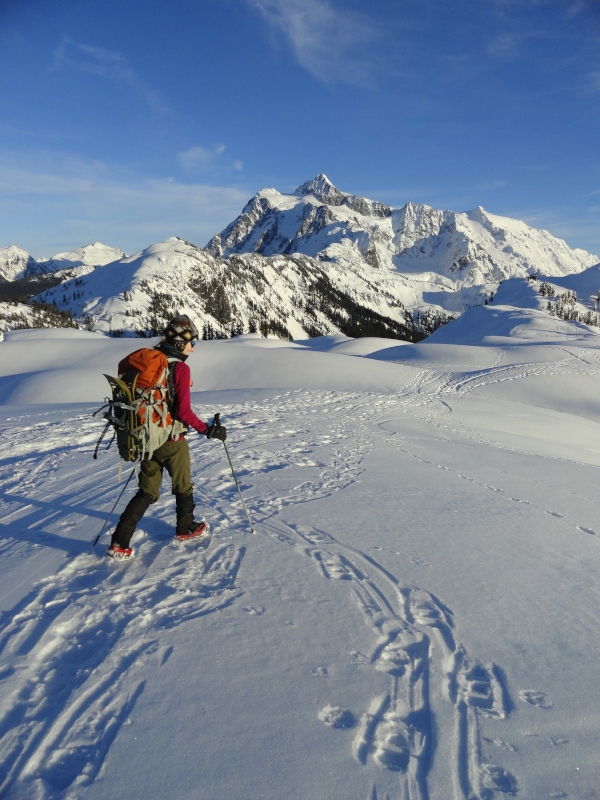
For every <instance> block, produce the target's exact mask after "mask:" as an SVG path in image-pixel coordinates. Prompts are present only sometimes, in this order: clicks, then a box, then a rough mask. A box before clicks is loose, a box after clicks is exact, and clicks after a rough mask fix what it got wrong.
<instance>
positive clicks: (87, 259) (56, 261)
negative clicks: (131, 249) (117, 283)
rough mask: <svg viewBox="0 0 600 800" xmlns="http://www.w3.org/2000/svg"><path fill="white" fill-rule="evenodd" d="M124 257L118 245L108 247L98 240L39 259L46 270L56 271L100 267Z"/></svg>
mask: <svg viewBox="0 0 600 800" xmlns="http://www.w3.org/2000/svg"><path fill="white" fill-rule="evenodd" d="M124 257H125V253H124V252H123V251H122V250H119V248H118V247H108V246H107V245H105V244H101V243H100V242H95V243H94V244H88V245H85V247H78V248H77V249H76V250H72V251H70V252H68V253H57V254H56V255H54V256H52V258H49V259H44V260H41V261H40V263H42V264H43V265H44V266H45V267H46V268H47V269H48V270H50V271H52V272H57V271H59V270H63V269H67V268H72V267H102V266H104V265H105V264H110V263H111V262H112V261H118V260H119V259H121V258H124Z"/></svg>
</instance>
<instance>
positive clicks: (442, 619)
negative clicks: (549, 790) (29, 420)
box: [260, 521, 533, 800]
mask: <svg viewBox="0 0 600 800" xmlns="http://www.w3.org/2000/svg"><path fill="white" fill-rule="evenodd" d="M260 527H261V528H262V529H266V531H267V535H269V536H272V537H273V538H275V539H277V540H278V541H280V542H282V543H285V544H288V545H290V546H291V547H292V548H294V550H295V551H296V552H298V553H299V554H301V555H303V556H305V557H308V558H310V559H312V560H313V562H314V563H315V566H316V568H317V569H318V570H319V572H320V573H321V574H322V575H323V577H324V578H326V579H329V580H342V581H348V582H349V584H350V586H351V592H350V593H349V596H350V597H352V599H353V601H354V602H355V603H356V604H357V605H358V607H359V609H360V611H361V612H362V615H363V618H364V620H365V623H366V624H367V625H369V627H370V628H371V629H372V631H373V634H374V639H375V644H374V647H373V649H372V651H371V652H370V653H368V654H363V653H358V652H355V653H353V654H352V655H353V658H354V660H355V661H356V663H359V664H360V665H361V666H362V667H363V668H368V669H374V670H377V671H378V672H382V673H386V674H387V675H389V687H388V691H387V692H386V693H385V694H382V695H380V696H375V697H373V700H372V702H371V704H370V705H369V707H368V708H367V709H365V711H364V713H363V714H362V716H361V717H360V721H359V722H358V726H357V732H356V734H355V737H354V741H353V745H352V754H353V756H354V758H355V759H356V760H357V761H358V762H359V763H360V764H363V765H367V764H368V763H369V762H370V761H372V762H373V763H374V764H375V765H377V766H378V767H379V768H380V769H384V770H389V771H391V772H393V773H395V774H396V775H397V777H398V794H397V795H394V796H395V797H397V798H399V799H400V798H402V799H406V800H427V798H429V788H428V776H429V773H430V771H431V769H432V766H433V762H434V759H435V758H436V750H437V749H438V748H437V742H436V739H437V737H438V736H440V735H441V733H442V729H441V728H440V726H439V725H438V724H437V723H436V714H437V713H438V711H437V708H436V704H439V703H440V698H441V700H442V701H443V702H444V703H446V704H448V705H449V706H450V707H451V709H452V712H453V715H454V735H453V741H452V745H451V754H450V763H449V764H448V768H449V770H450V771H451V772H452V778H453V790H454V792H453V793H454V797H455V798H459V799H460V800H463V798H464V800H476V799H477V800H489V798H491V797H492V796H493V792H495V791H497V792H502V793H506V794H515V793H516V792H517V790H518V784H517V780H516V778H515V777H514V776H513V775H512V774H511V773H510V772H508V771H507V770H505V769H504V768H502V767H500V766H496V765H494V764H490V763H488V762H487V761H486V760H485V759H484V757H483V755H482V737H481V734H480V718H481V717H482V716H483V717H485V718H489V719H493V720H502V719H504V718H505V717H506V716H507V715H508V714H509V712H510V710H511V702H510V699H509V696H508V689H507V686H506V680H505V678H504V675H503V673H502V670H501V669H500V668H499V667H498V666H497V665H495V664H483V663H481V662H480V661H478V660H477V659H473V658H471V657H470V656H468V655H467V653H466V651H465V649H464V647H463V646H462V645H461V644H460V642H458V641H457V639H456V637H455V635H454V631H453V628H454V624H453V618H452V612H451V610H450V609H448V608H447V607H446V606H445V605H444V604H443V603H442V602H441V601H440V600H439V599H438V598H436V597H434V596H433V595H431V594H430V593H429V592H427V591H424V590H422V589H419V588H415V587H409V586H406V585H404V584H402V583H401V582H400V581H399V580H398V578H396V577H395V576H394V575H393V574H392V573H391V572H390V571H388V570H387V569H386V568H385V567H384V566H383V565H381V564H380V563H378V562H377V561H376V560H375V559H374V558H372V557H371V556H370V555H368V554H366V553H364V552H362V551H361V550H359V549H357V548H354V547H351V546H349V545H344V544H343V543H341V542H340V541H338V540H336V539H335V538H334V537H333V536H331V535H330V534H328V533H327V532H325V531H322V530H317V529H315V528H310V527H306V526H297V527H289V526H288V527H287V529H286V530H284V526H283V523H281V522H280V521H277V525H276V526H275V525H272V524H270V523H267V522H263V523H262V524H261V526H260ZM318 669H320V671H318V672H314V674H316V675H326V674H327V672H326V668H324V667H321V668H318ZM432 684H435V687H436V690H435V691H434V692H432V691H431V689H432ZM532 694H533V693H532ZM528 702H531V701H528ZM336 710H337V711H338V712H341V711H342V710H341V709H336ZM323 711H324V712H329V711H330V709H329V708H327V709H324V710H323ZM345 713H346V714H348V713H349V712H345ZM441 713H442V714H444V711H443V710H441ZM338 716H339V714H338ZM324 721H326V720H324ZM327 724H333V723H330V722H327ZM487 741H492V740H487ZM440 749H441V748H440ZM445 749H446V750H447V748H445ZM510 749H511V750H512V751H514V748H510ZM373 793H374V796H379V795H378V794H377V787H376V785H375V786H374V789H373Z"/></svg>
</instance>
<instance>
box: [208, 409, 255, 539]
mask: <svg viewBox="0 0 600 800" xmlns="http://www.w3.org/2000/svg"><path fill="white" fill-rule="evenodd" d="M212 424H213V425H215V426H216V427H217V428H220V427H221V414H220V413H219V414H215V415H214V417H213V421H212ZM221 441H223V440H221ZM223 447H224V448H225V453H226V454H227V460H228V461H229V466H230V467H231V474H232V475H233V480H234V481H235V485H236V486H237V490H238V493H239V495H240V500H241V501H242V505H243V506H244V511H245V512H246V517H247V518H248V524H249V525H250V530H251V531H252V533H256V531H255V530H254V527H253V525H252V520H251V519H250V514H249V513H248V509H247V508H246V503H244V498H243V496H242V490H241V489H240V485H239V483H238V479H237V475H236V474H235V470H234V468H233V464H232V463H231V456H230V455H229V450H228V449H227V445H226V444H225V442H224V441H223Z"/></svg>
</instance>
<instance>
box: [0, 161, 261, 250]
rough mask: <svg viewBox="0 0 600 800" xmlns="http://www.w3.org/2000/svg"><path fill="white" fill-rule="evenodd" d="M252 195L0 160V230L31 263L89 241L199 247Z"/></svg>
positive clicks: (105, 168) (111, 170)
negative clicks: (172, 240) (173, 241)
mask: <svg viewBox="0 0 600 800" xmlns="http://www.w3.org/2000/svg"><path fill="white" fill-rule="evenodd" d="M251 194H252V193H251V192H250V191H245V190H244V191H242V190H240V189H238V188H235V187H227V186H214V185H208V184H203V183H182V182H180V181H177V180H175V179H174V178H170V177H169V178H153V177H149V176H146V175H140V174H137V173H133V172H132V171H131V170H129V169H127V168H124V167H120V166H118V165H111V164H105V163H103V162H99V161H85V160H80V159H74V158H71V157H69V156H64V155H60V154H58V155H57V154H48V153H32V154H29V155H28V156H27V157H23V158H21V159H19V158H15V157H10V156H1V155H0V229H1V230H2V235H3V236H6V237H8V239H7V241H6V242H4V241H2V242H0V247H2V246H4V245H5V244H11V243H16V244H18V245H19V246H20V247H23V248H24V249H25V250H28V251H29V252H31V253H32V254H33V255H34V256H44V255H45V256H50V255H52V254H53V253H55V252H58V251H59V250H65V249H73V247H79V246H81V245H82V244H86V243H88V242H91V241H103V242H105V243H106V244H110V245H114V246H118V247H121V249H123V250H125V251H126V252H135V251H137V250H139V249H141V248H143V247H147V246H148V245H149V244H151V243H153V242H157V241H161V240H162V239H165V238H167V237H168V236H182V237H183V238H185V239H188V240H190V241H193V242H195V243H196V244H200V245H204V244H206V242H207V241H208V240H209V239H210V238H211V237H212V236H213V235H214V234H215V233H218V231H219V230H221V229H222V228H224V227H225V226H226V225H228V224H229V223H230V222H231V221H232V220H233V219H235V217H236V216H237V215H238V214H239V213H240V211H241V209H242V208H243V206H244V205H245V203H246V202H247V200H248V198H249V197H250V195H251Z"/></svg>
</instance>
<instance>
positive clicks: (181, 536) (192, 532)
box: [175, 520, 210, 542]
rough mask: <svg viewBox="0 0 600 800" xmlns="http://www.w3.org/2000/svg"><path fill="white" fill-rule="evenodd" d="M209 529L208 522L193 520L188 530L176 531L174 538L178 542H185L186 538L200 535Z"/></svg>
mask: <svg viewBox="0 0 600 800" xmlns="http://www.w3.org/2000/svg"><path fill="white" fill-rule="evenodd" d="M209 530H210V525H209V524H208V522H197V521H196V520H194V522H193V523H192V525H191V526H190V528H189V530H187V531H182V532H176V533H175V539H176V540H177V541H178V542H187V540H188V539H195V538H196V536H202V534H207V533H208V532H209Z"/></svg>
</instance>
